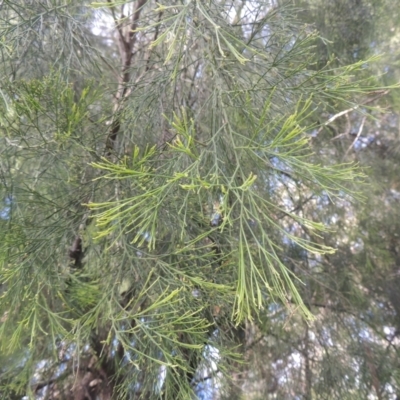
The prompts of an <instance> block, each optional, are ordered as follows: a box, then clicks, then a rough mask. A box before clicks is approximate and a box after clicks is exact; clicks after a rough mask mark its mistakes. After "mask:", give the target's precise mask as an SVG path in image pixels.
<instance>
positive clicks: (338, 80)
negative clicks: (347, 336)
mask: <svg viewBox="0 0 400 400" xmlns="http://www.w3.org/2000/svg"><path fill="white" fill-rule="evenodd" d="M294 11H295V10H294V9H292V8H291V7H278V6H275V5H274V4H273V3H269V2H257V3H256V2H246V1H244V2H241V3H239V2H236V1H232V2H227V1H209V2H198V1H187V2H182V3H179V4H178V2H172V1H171V2H166V4H160V3H155V2H153V1H145V0H137V1H135V2H125V1H122V2H121V1H118V2H113V1H108V2H106V3H91V4H90V3H89V2H74V1H64V0H57V1H53V2H47V1H38V2H32V4H29V5H27V4H26V2H23V1H12V2H7V3H4V4H2V8H1V13H2V15H3V21H4V24H5V27H4V35H3V38H4V40H3V41H2V63H1V72H2V74H1V76H3V78H2V83H1V94H2V96H1V97H2V102H1V107H2V110H1V120H0V123H1V132H2V133H1V140H2V142H3V146H2V157H1V179H2V197H3V199H4V208H3V211H2V213H1V218H2V220H1V221H0V222H1V225H2V229H1V235H2V241H1V243H2V245H1V251H0V254H1V270H0V275H1V282H2V301H1V311H0V315H1V316H2V318H1V319H2V325H1V328H0V334H1V337H2V340H1V343H2V349H1V351H2V359H3V360H4V362H3V367H2V374H1V389H0V390H1V391H2V395H3V397H4V396H6V397H8V398H12V397H15V398H19V397H20V396H21V395H22V394H26V396H28V397H31V398H39V397H40V396H47V397H48V398H54V399H55V398H66V399H69V398H71V399H72V398H73V399H82V400H83V399H92V398H96V396H97V398H101V399H109V398H145V399H148V398H165V399H167V398H168V399H170V398H171V399H175V398H178V399H179V398H182V399H188V398H190V397H191V396H192V395H193V393H195V392H197V393H200V392H204V391H205V389H206V388H207V387H208V386H213V387H214V388H218V387H219V388H220V389H219V394H220V395H222V393H224V392H226V393H228V392H229V390H228V388H229V384H228V382H229V380H228V378H229V375H231V374H232V371H240V369H241V368H242V367H241V361H242V360H243V355H244V354H249V349H251V348H256V346H257V343H258V342H260V338H261V340H264V338H265V332H270V333H271V337H272V338H273V337H274V335H275V336H276V334H278V335H284V334H283V331H282V326H283V327H284V326H285V325H286V326H287V325H291V326H292V329H291V330H290V334H291V335H292V337H291V339H290V340H291V341H293V340H294V336H293V332H294V331H295V329H296V327H299V326H301V327H302V331H303V329H305V330H306V332H308V331H307V329H308V328H307V323H306V322H305V321H307V320H309V321H311V320H313V318H314V316H313V313H312V307H313V306H316V304H317V302H319V301H320V299H321V298H323V296H324V292H323V290H322V287H323V285H317V284H316V282H318V280H317V279H316V278H315V276H316V275H317V274H318V273H319V271H317V270H315V272H314V271H312V268H313V265H314V264H313V262H314V263H317V262H318V260H321V257H328V254H331V253H333V248H332V245H333V247H335V246H336V244H337V243H335V242H334V241H333V243H331V244H329V245H327V244H326V243H324V240H322V238H323V237H324V236H323V235H327V233H326V227H327V225H328V223H327V220H326V218H327V217H326V214H325V215H322V214H321V213H320V211H321V208H322V207H326V206H327V205H331V204H335V205H337V204H339V206H340V205H342V204H344V203H343V202H348V201H349V198H350V196H357V192H356V189H355V185H354V184H355V183H357V182H358V181H359V180H361V178H362V174H361V173H360V172H359V171H358V170H357V169H356V168H355V167H354V166H353V165H350V164H346V163H337V162H336V159H335V158H333V157H331V153H330V152H329V150H325V151H321V152H320V153H319V154H314V153H313V152H312V151H311V142H312V140H313V139H312V136H313V135H312V134H311V133H312V132H313V131H314V132H316V131H317V130H318V129H319V127H324V126H327V125H328V123H326V121H319V122H316V121H315V116H320V115H323V113H324V112H325V113H329V112H331V113H336V112H337V111H336V110H337V109H338V107H342V106H346V107H353V108H354V107H356V106H357V104H359V103H362V102H368V101H370V100H371V97H368V93H370V92H371V91H372V90H374V89H376V87H375V86H374V82H373V81H369V80H368V79H366V78H365V77H364V76H363V75H362V74H361V72H362V70H363V67H364V66H365V63H364V62H363V61H359V62H357V63H355V64H352V65H345V66H338V67H336V68H331V67H330V66H329V65H328V66H322V67H321V66H318V65H317V64H316V60H315V56H314V53H313V51H314V50H313V44H314V43H315V41H316V39H317V34H316V33H314V32H312V31H311V30H310V28H309V27H308V26H304V25H302V24H301V23H299V21H298V20H297V19H296V18H294V17H293V15H294ZM101 21H104V24H105V26H104V27H103V28H102V29H100V30H99V32H100V33H99V34H98V35H96V34H95V33H93V32H96V31H94V27H95V26H96V24H98V23H100V22H101ZM358 73H360V75H359V76H360V79H357V78H355V77H354V76H355V75H356V76H357V74H358ZM371 96H373V95H371ZM328 122H329V121H328ZM318 124H319V125H318ZM321 159H322V160H323V161H322V162H321ZM330 235H331V234H330ZM311 255H313V256H312V257H313V258H312V257H311ZM327 259H328V260H329V258H327ZM305 266H307V268H308V271H306V269H305V268H304V267H305ZM302 271H303V272H304V273H302ZM310 275H312V276H313V280H309V279H308V277H309V276H310ZM343 279H344V280H345V278H343ZM315 292H316V293H317V295H316V296H315V295H314V293H315ZM310 293H312V294H313V296H312V299H313V301H315V304H312V303H311V300H310ZM274 324H276V326H274ZM278 326H279V328H277V327H278ZM270 328H272V329H270ZM309 335H311V334H308V333H307V338H308V337H309ZM307 341H308V339H307V340H306V341H305V342H304V343H307ZM280 343H281V342H280ZM306 371H307V372H306V379H305V380H304V382H305V387H304V389H302V391H303V392H304V394H305V396H306V397H307V398H311V396H312V387H311V385H312V369H311V366H308V367H307V368H306ZM330 373H332V371H330ZM270 381H271V382H272V386H271V385H270V387H268V388H266V389H265V391H270V392H273V393H275V394H276V392H277V389H276V388H274V387H273V386H274V385H275V386H276V385H277V384H278V381H277V378H274V377H271V379H270ZM209 382H212V385H208V383H209ZM224 385H226V387H227V388H226V389H223V388H224V387H225V386H224ZM242 389H243V388H242ZM265 391H264V393H265ZM278 393H279V391H278ZM285 393H286V395H287V392H285Z"/></svg>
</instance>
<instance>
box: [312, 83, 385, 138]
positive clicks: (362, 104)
mask: <svg viewBox="0 0 400 400" xmlns="http://www.w3.org/2000/svg"><path fill="white" fill-rule="evenodd" d="M389 92H390V90H377V91H375V92H371V93H370V94H376V96H374V97H371V98H369V99H367V100H366V101H364V102H363V103H361V104H357V105H356V106H354V107H351V108H348V109H347V110H344V111H341V112H339V113H337V114H335V115H333V116H332V117H331V118H329V119H328V121H326V122H324V123H323V124H322V126H321V127H320V128H319V129H318V132H317V135H318V134H319V133H320V132H321V131H322V129H324V128H325V127H326V126H328V125H329V124H331V123H332V122H333V121H335V120H336V119H338V118H339V117H341V116H343V115H346V114H348V113H350V112H352V111H355V110H357V109H358V108H359V107H361V106H365V105H367V104H369V103H373V102H374V101H375V100H378V99H380V98H381V97H383V96H385V95H387V94H388V93H389Z"/></svg>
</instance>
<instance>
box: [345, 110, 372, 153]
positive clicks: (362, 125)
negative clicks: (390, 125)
mask: <svg viewBox="0 0 400 400" xmlns="http://www.w3.org/2000/svg"><path fill="white" fill-rule="evenodd" d="M366 119H367V117H366V116H364V117H363V119H362V121H361V125H360V128H359V129H358V132H357V136H356V138H355V139H354V140H353V143H352V144H351V145H350V147H349V148H348V149H347V151H346V153H344V156H343V158H346V156H347V154H349V151H350V150H351V149H352V147H353V146H354V145H355V144H356V142H357V140H358V138H359V137H360V135H361V132H362V130H363V128H364V123H365V120H366Z"/></svg>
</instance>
